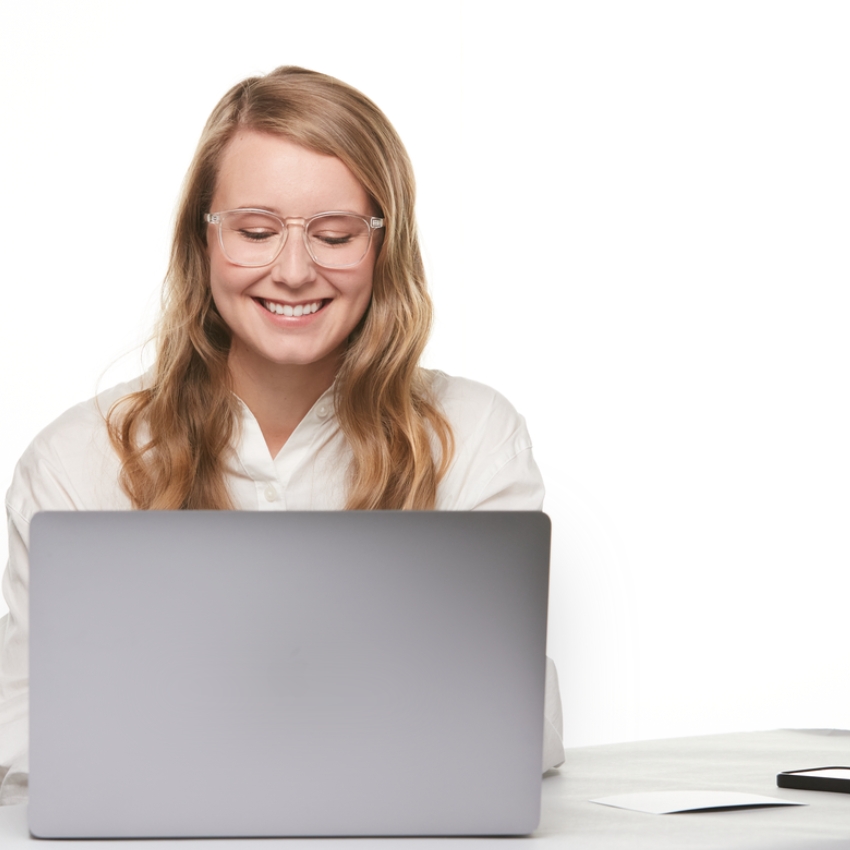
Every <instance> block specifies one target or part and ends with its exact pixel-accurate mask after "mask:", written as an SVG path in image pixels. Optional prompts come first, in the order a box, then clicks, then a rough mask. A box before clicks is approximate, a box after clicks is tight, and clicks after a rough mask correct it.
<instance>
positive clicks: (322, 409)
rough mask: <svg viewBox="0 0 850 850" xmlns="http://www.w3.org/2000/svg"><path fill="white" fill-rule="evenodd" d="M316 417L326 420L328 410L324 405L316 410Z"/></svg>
mask: <svg viewBox="0 0 850 850" xmlns="http://www.w3.org/2000/svg"><path fill="white" fill-rule="evenodd" d="M316 415H317V416H318V417H319V419H324V418H325V417H326V416H327V415H328V408H327V407H326V406H325V405H324V404H322V405H319V407H318V408H316Z"/></svg>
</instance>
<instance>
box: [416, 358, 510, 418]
mask: <svg viewBox="0 0 850 850" xmlns="http://www.w3.org/2000/svg"><path fill="white" fill-rule="evenodd" d="M424 373H425V375H426V380H427V381H429V382H430V387H431V393H432V395H433V397H434V400H435V401H436V402H437V404H438V405H439V406H440V407H441V408H442V410H443V412H444V413H445V415H446V416H447V417H448V419H449V422H450V423H451V425H452V428H453V429H454V430H455V431H457V430H461V431H469V430H477V429H478V428H486V429H487V430H488V431H489V432H490V433H491V434H494V433H496V432H505V431H506V432H511V433H513V432H515V431H516V430H517V429H522V430H523V431H524V430H525V420H524V419H523V417H522V416H520V414H519V413H518V412H517V410H516V408H515V407H514V406H513V405H512V404H511V403H510V401H508V399H506V398H505V397H504V396H503V395H502V394H501V393H500V392H498V391H497V390H495V389H493V388H492V387H489V386H487V385H486V384H482V383H479V382H478V381H473V380H470V379H469V378H459V377H456V376H454V375H447V374H446V373H445V372H441V371H439V370H431V369H426V370H424Z"/></svg>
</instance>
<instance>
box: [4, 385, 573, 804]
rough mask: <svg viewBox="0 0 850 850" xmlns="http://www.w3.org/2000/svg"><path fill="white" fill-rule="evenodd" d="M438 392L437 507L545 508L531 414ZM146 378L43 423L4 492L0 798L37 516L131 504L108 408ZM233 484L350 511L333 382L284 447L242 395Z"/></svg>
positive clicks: (266, 498) (550, 708)
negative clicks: (442, 443)
mask: <svg viewBox="0 0 850 850" xmlns="http://www.w3.org/2000/svg"><path fill="white" fill-rule="evenodd" d="M429 374H430V375H431V378H432V388H433V393H434V398H435V400H436V401H437V403H438V404H439V405H440V406H441V408H442V410H443V412H444V414H445V415H446V417H447V418H448V420H449V423H450V424H451V428H452V431H453V433H454V439H455V455H454V459H453V460H452V463H451V466H450V468H449V470H448V472H447V473H446V475H445V477H444V478H443V480H442V481H441V482H440V484H439V487H438V488H437V503H436V508H437V509H438V510H458V511H467V510H540V509H541V508H542V505H543V493H544V491H543V481H542V479H541V477H540V471H539V470H538V468H537V464H536V463H535V462H534V459H533V457H532V454H531V440H530V438H529V436H528V431H527V430H526V427H525V421H524V420H523V418H522V417H521V416H520V415H519V414H518V413H517V412H516V410H514V408H513V407H512V406H511V405H510V403H509V402H508V401H507V400H506V399H505V398H504V397H503V396H501V395H499V394H498V393H497V392H495V391H494V390H492V389H490V388H489V387H485V386H483V385H482V384H478V383H475V382H474V381H468V380H465V379H462V378H452V377H449V376H448V375H445V374H443V373H442V372H432V373H429ZM143 380H144V379H143V378H139V379H137V380H136V381H133V382H130V383H127V384H121V385H119V386H117V387H114V388H112V389H111V390H107V391H106V392H104V393H101V394H100V395H99V396H97V397H96V398H94V399H91V400H89V401H87V402H83V403H82V404H79V405H77V406H76V407H73V408H71V409H70V410H69V411H67V412H66V413H64V414H63V415H62V416H60V417H59V419H57V420H56V421H55V422H53V423H52V424H51V425H49V426H48V427H47V428H45V429H44V431H42V432H41V433H40V434H39V435H38V436H37V437H36V438H35V440H33V442H32V444H31V445H30V446H29V448H28V449H27V450H26V452H25V453H24V455H23V457H22V458H21V460H20V462H19V463H18V466H17V468H16V469H15V474H14V478H13V481H12V486H11V487H10V489H9V492H8V494H7V496H6V511H7V514H8V518H9V563H8V566H7V568H6V573H5V575H4V576H3V594H4V596H5V599H6V603H7V604H8V606H9V614H8V615H7V616H6V617H4V618H3V619H0V804H2V803H13V802H18V801H19V800H22V799H24V798H25V795H26V779H27V771H28V762H27V740H28V730H27V707H28V662H27V634H28V601H27V598H28V597H27V592H28V586H29V558H28V547H29V524H30V520H31V519H32V517H33V515H34V514H35V513H36V512H37V511H43V510H54V511H55V510H130V509H131V508H132V505H131V503H130V499H129V498H128V496H127V494H126V493H124V491H123V490H122V489H121V486H120V484H119V473H120V462H119V459H118V456H117V454H116V453H115V451H114V449H113V448H112V446H111V444H110V442H109V437H108V435H107V431H106V425H105V420H104V415H105V413H106V412H107V411H108V410H109V408H110V406H111V405H112V404H113V403H114V402H115V401H117V400H118V399H120V398H121V397H122V396H124V395H126V394H127V393H130V392H133V391H134V390H137V389H139V388H140V387H141V386H142V381H143ZM240 426H241V427H240V428H239V429H238V431H237V442H236V445H235V446H234V449H235V450H234V453H233V456H232V461H231V466H230V470H229V476H228V485H229V489H230V493H231V497H232V499H233V502H234V505H235V507H237V508H239V509H241V510H254V511H281V510H302V511H303V510H342V509H343V508H344V506H345V499H346V473H347V470H348V464H349V460H350V458H351V450H350V448H349V447H348V444H347V443H346V441H345V438H344V437H343V434H342V432H341V431H340V429H339V426H338V424H337V421H336V417H335V416H334V405H333V390H332V389H330V390H328V391H327V392H326V393H324V395H322V396H321V397H320V398H319V399H318V401H317V402H316V403H315V404H314V405H313V407H312V408H311V410H310V411H309V412H308V413H307V415H306V416H305V417H304V419H303V420H302V421H301V422H300V423H299V424H298V427H297V428H296V429H295V430H294V431H293V432H292V435H291V436H290V437H289V439H288V440H287V441H286V443H285V444H284V446H283V448H281V450H280V451H279V452H278V454H277V456H276V457H274V458H273V457H272V456H271V454H270V453H269V450H268V447H267V445H266V442H265V439H264V437H263V434H262V431H261V430H260V426H259V424H258V423H257V420H256V419H255V418H254V416H253V415H252V413H251V412H250V410H248V408H247V407H246V406H245V405H244V404H243V405H242V408H241V423H240ZM561 729H562V719H561V704H560V697H559V695H558V685H557V677H556V673H555V669H554V665H552V663H551V662H549V663H548V666H547V677H546V723H545V740H544V762H543V768H544V770H545V769H548V768H550V767H554V766H556V765H558V764H560V763H561V762H562V761H563V758H564V752H563V744H562V733H561Z"/></svg>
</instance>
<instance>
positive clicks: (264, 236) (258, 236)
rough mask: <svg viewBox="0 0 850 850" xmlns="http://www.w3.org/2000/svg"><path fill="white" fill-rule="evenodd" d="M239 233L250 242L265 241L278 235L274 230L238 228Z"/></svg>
mask: <svg viewBox="0 0 850 850" xmlns="http://www.w3.org/2000/svg"><path fill="white" fill-rule="evenodd" d="M237 233H238V234H239V235H240V236H241V237H242V238H243V239H245V240H247V241H248V242H265V241H266V240H268V239H274V237H275V236H277V234H276V233H275V232H274V231H273V230H238V231H237Z"/></svg>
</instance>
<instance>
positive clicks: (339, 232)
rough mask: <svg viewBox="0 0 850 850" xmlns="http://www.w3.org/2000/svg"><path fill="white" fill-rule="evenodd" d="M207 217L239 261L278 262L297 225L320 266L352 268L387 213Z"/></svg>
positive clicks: (223, 247) (247, 211)
mask: <svg viewBox="0 0 850 850" xmlns="http://www.w3.org/2000/svg"><path fill="white" fill-rule="evenodd" d="M204 220H205V221H207V222H208V223H209V224H215V225H218V241H219V244H220V245H221V250H222V251H223V252H224V256H225V257H227V259H228V260H230V262H231V263H234V264H235V265H237V266H267V265H269V264H270V263H273V262H274V261H275V260H276V259H277V257H278V255H279V254H280V252H281V251H282V250H283V246H284V245H285V244H286V237H287V236H288V234H289V230H290V228H291V227H293V226H297V227H300V228H301V232H302V235H303V237H304V245H305V246H306V248H307V252H308V253H309V254H310V256H311V257H312V259H313V262H315V263H316V265H319V266H324V267H325V268H328V269H346V268H350V267H351V266H356V265H357V264H358V263H360V262H362V260H363V258H364V257H365V256H366V254H367V253H368V252H369V246H370V245H371V244H372V233H373V231H375V230H379V229H380V228H382V227H383V226H384V220H383V219H382V218H376V217H374V216H371V217H369V218H366V217H365V216H360V215H355V214H354V213H347V212H323V213H319V214H318V215H314V216H311V217H310V218H297V217H290V218H280V217H279V216H276V215H274V213H270V212H268V211H267V210H252V209H244V210H224V211H222V212H214V213H207V214H206V215H205V216H204Z"/></svg>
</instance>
